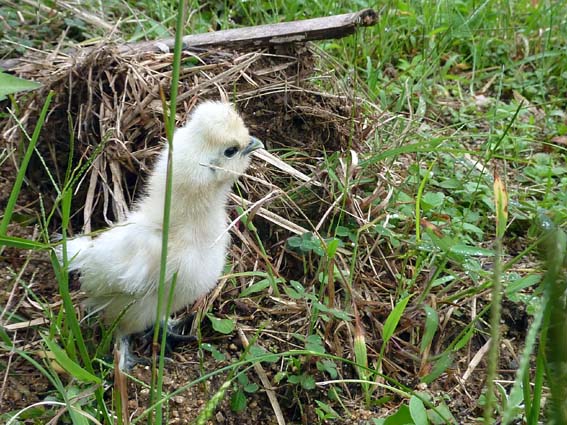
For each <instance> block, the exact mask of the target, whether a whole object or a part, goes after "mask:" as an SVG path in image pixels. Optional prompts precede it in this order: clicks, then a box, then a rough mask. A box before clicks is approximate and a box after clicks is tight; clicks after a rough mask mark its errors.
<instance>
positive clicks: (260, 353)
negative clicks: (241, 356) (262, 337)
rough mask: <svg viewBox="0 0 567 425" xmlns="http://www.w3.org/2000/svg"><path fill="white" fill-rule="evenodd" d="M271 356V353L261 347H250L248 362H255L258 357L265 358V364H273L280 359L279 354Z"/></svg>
mask: <svg viewBox="0 0 567 425" xmlns="http://www.w3.org/2000/svg"><path fill="white" fill-rule="evenodd" d="M270 354H271V353H270V352H269V351H267V350H266V349H265V348H263V347H260V346H259V345H253V346H251V347H250V350H249V351H248V355H247V356H246V360H253V359H254V358H256V357H263V358H262V361H263V362H268V363H273V362H276V361H278V359H279V357H278V355H277V354H273V355H270ZM266 355H267V356H266Z"/></svg>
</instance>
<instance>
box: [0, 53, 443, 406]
mask: <svg viewBox="0 0 567 425" xmlns="http://www.w3.org/2000/svg"><path fill="white" fill-rule="evenodd" d="M324 60H325V58H324V57H321V56H319V53H318V52H316V51H314V50H312V49H311V48H309V47H305V46H287V47H286V48H285V50H284V48H282V50H279V51H244V52H227V51H219V50H200V51H191V52H189V51H186V52H185V53H184V56H183V64H184V65H183V68H182V72H181V78H180V88H179V93H180V95H179V97H178V105H177V111H178V116H177V120H178V122H183V121H185V119H186V117H187V115H188V113H190V111H191V109H192V108H193V107H194V105H195V104H197V103H198V102H199V101H200V100H202V99H218V98H221V99H225V100H230V101H233V102H235V103H236V104H237V105H238V109H239V110H241V112H242V113H243V115H244V118H245V121H246V123H247V124H248V125H249V127H250V130H251V133H252V134H254V135H256V136H257V137H259V138H260V139H262V140H263V141H264V142H265V144H266V146H267V149H268V151H271V152H273V153H274V154H275V155H279V156H280V157H285V163H284V162H283V161H281V160H280V159H279V158H278V156H275V155H272V156H267V155H266V154H265V153H261V154H259V155H258V156H260V159H263V160H264V161H261V160H260V161H258V160H256V161H255V162H254V165H253V167H252V169H251V172H250V174H251V175H250V176H248V177H247V178H245V179H243V180H242V182H241V183H240V184H239V186H238V190H237V191H236V194H235V195H234V196H233V200H234V202H235V204H237V205H240V206H242V208H243V209H245V210H246V211H248V212H249V214H250V216H256V219H255V220H254V224H255V225H256V228H257V232H258V236H259V238H256V237H255V236H254V234H253V233H251V232H249V231H248V229H247V228H245V227H243V226H242V225H240V224H239V223H238V220H237V219H238V218H239V217H238V214H237V213H236V212H234V213H233V214H232V218H233V219H234V222H233V226H232V232H233V235H234V238H233V239H234V241H235V243H234V244H233V246H232V251H231V260H232V271H233V272H245V271H252V270H257V271H270V272H271V273H273V275H274V276H276V277H282V278H283V279H284V280H286V281H289V280H290V279H296V280H299V281H301V282H302V284H303V285H304V286H305V287H306V288H308V290H311V289H310V288H312V287H313V286H316V287H318V286H319V285H321V284H320V283H319V281H318V277H319V276H318V275H319V272H320V269H319V266H320V265H321V264H320V263H319V260H320V259H319V258H317V257H316V256H314V255H310V256H309V257H308V258H304V257H302V256H301V255H298V254H297V253H294V252H292V251H290V250H289V249H288V247H287V246H286V243H285V242H286V240H287V239H288V238H289V237H290V236H293V235H295V234H302V233H304V232H306V231H310V232H313V233H314V234H315V235H318V236H319V237H323V236H326V235H327V234H328V230H329V228H332V223H333V222H334V221H335V219H336V218H337V217H338V216H343V215H346V217H347V219H346V220H347V221H350V222H352V223H353V227H363V226H366V225H369V224H370V223H376V222H378V221H379V220H382V219H384V217H385V214H384V208H385V206H386V205H387V203H388V200H389V199H390V196H391V194H392V186H391V184H390V182H391V180H392V176H391V175H390V174H389V175H385V172H384V171H383V170H381V169H380V168H379V167H367V168H365V169H364V170H361V169H360V168H359V167H358V166H357V154H356V152H358V153H360V152H362V151H365V150H366V149H367V147H366V145H365V144H364V141H366V140H368V139H369V138H370V137H369V136H370V134H371V133H372V132H374V131H376V130H377V128H379V124H378V122H379V121H381V122H385V121H389V119H388V118H387V117H385V116H384V115H379V114H378V111H377V110H376V109H374V112H375V113H376V114H375V115H373V116H372V117H370V116H369V115H364V114H363V113H362V112H361V110H362V109H363V108H362V107H361V102H362V101H361V100H359V99H356V98H355V97H354V96H353V95H352V93H351V92H350V91H349V90H348V89H345V87H344V86H341V76H339V75H336V74H333V73H330V74H328V75H323V76H318V77H317V78H319V81H318V83H319V84H314V82H313V81H311V79H313V78H314V77H313V71H314V69H315V65H316V63H321V61H324ZM171 63H172V54H171V53H144V54H142V55H139V56H138V55H134V54H121V55H119V54H117V53H116V50H115V49H113V48H112V47H101V48H97V49H95V50H92V51H91V52H90V53H89V54H87V55H82V54H79V55H78V56H76V57H73V56H65V55H61V54H60V55H56V56H55V57H45V58H44V59H43V60H38V61H35V62H33V63H32V62H30V63H28V64H25V65H22V66H20V68H19V69H17V70H16V72H17V73H18V74H19V75H20V76H22V77H24V78H30V79H34V80H37V81H41V82H43V84H44V86H43V89H42V90H41V91H40V92H38V93H37V95H36V96H35V97H33V98H32V100H31V101H30V103H29V104H27V105H26V106H25V107H24V108H22V110H23V111H25V113H24V115H23V118H22V120H21V122H22V125H23V126H24V127H25V128H28V130H29V129H31V128H33V124H34V122H35V120H36V119H37V115H38V110H39V109H40V108H41V106H42V105H41V104H40V102H41V101H42V99H45V94H46V92H47V91H48V90H53V91H55V93H56V96H55V100H54V104H53V107H52V108H51V112H50V114H49V117H48V120H47V122H46V124H45V126H44V129H43V132H42V139H41V140H40V144H39V146H38V149H39V151H40V152H41V154H42V156H43V158H44V161H45V163H46V164H47V167H48V168H49V169H50V170H51V172H52V174H53V178H54V179H55V180H56V181H57V182H59V184H60V182H61V181H62V180H63V176H64V174H65V169H66V167H67V160H68V156H69V152H70V137H69V135H70V134H72V135H73V136H74V158H73V163H74V164H75V165H77V164H79V162H82V163H83V164H84V163H86V162H87V159H88V158H89V157H91V156H93V154H95V153H97V147H98V146H101V143H102V144H103V145H102V146H103V147H102V150H101V152H100V154H99V155H97V156H96V157H95V158H94V160H93V162H92V165H91V166H90V167H89V169H88V171H87V173H86V174H85V175H84V176H83V178H82V179H81V180H80V181H79V184H78V187H77V190H76V195H75V197H74V202H75V203H74V207H75V211H77V212H80V211H82V214H77V215H76V216H75V217H74V220H73V224H74V226H75V231H78V230H80V229H81V228H82V231H87V232H89V231H91V230H95V229H98V228H101V227H104V226H106V224H110V223H111V222H112V221H114V220H116V219H118V218H120V217H122V216H123V215H124V214H125V212H126V211H127V210H128V207H129V206H130V205H131V203H132V202H133V201H134V200H135V198H136V193H137V190H138V189H139V188H140V187H141V185H142V181H141V180H143V176H144V175H145V174H146V172H147V170H148V168H149V167H151V163H152V159H153V158H154V157H155V155H156V153H157V152H158V150H159V149H160V146H161V144H162V143H163V136H164V134H165V132H164V126H163V117H162V112H163V111H162V99H161V97H160V89H161V90H162V91H163V92H165V93H168V91H169V84H170V79H171ZM342 77H344V76H342ZM325 85H326V86H327V87H333V90H332V91H333V92H334V93H337V92H339V93H343V94H344V95H342V96H338V95H331V94H328V93H325V92H323V91H322V89H321V87H322V86H325ZM71 127H72V130H70V128H71ZM19 131H20V130H19V127H18V125H16V123H14V122H9V123H7V125H6V126H5V128H4V131H3V135H4V137H5V139H6V140H9V141H11V143H17V140H18V137H19ZM334 153H337V155H338V160H337V161H335V162H334V163H336V164H339V165H338V166H337V168H336V169H333V170H327V169H325V168H324V166H323V164H324V162H323V161H322V158H323V157H324V156H327V155H332V154H334ZM30 170H32V171H30V173H29V176H28V177H29V180H30V182H31V183H32V184H35V185H36V186H37V190H38V191H39V192H40V193H42V194H43V196H44V200H45V197H46V194H48V193H54V190H53V187H52V185H51V184H50V183H49V177H48V176H47V174H46V172H45V170H44V167H43V164H41V163H40V162H39V161H38V163H36V164H32V166H31V167H30ZM359 172H360V173H365V175H366V177H368V178H360V179H357V178H356V177H357V173H359ZM337 180H338V181H345V180H357V183H356V184H353V185H351V186H350V187H349V190H342V189H341V188H340V185H339V184H338V182H337ZM52 230H53V229H52ZM351 248H352V247H349V246H348V244H347V245H345V246H344V247H342V248H341V249H340V250H339V255H338V256H337V257H336V259H335V261H336V268H337V270H340V273H339V274H338V275H336V276H334V277H333V278H332V279H331V280H332V281H331V282H327V284H326V285H323V287H326V288H327V289H326V293H327V294H328V295H329V296H330V298H329V299H328V300H327V302H328V303H329V305H330V306H333V307H335V308H337V309H342V310H346V311H353V310H354V311H359V312H360V317H361V322H360V324H361V326H363V328H364V329H365V334H366V338H367V344H368V348H369V353H368V355H369V361H370V362H372V361H374V360H375V359H376V358H377V357H378V353H379V350H380V345H381V342H380V341H381V336H380V330H381V328H382V324H381V323H382V322H383V321H384V319H385V318H386V317H387V315H388V313H389V311H390V308H391V303H390V299H389V294H390V292H391V290H392V288H394V287H395V283H394V279H395V278H394V277H395V276H397V275H400V274H401V273H403V272H401V271H399V270H397V269H396V267H397V265H396V264H395V263H394V262H393V261H389V260H388V258H389V256H390V254H392V252H391V251H389V250H390V248H389V245H388V244H387V243H384V241H383V240H381V239H380V236H379V235H377V234H375V233H362V234H361V238H360V240H359V248H358V249H359V250H358V252H357V253H356V254H355V253H353V252H352V251H351ZM355 255H356V260H355V259H353V256H355ZM352 262H355V267H351V264H352ZM328 266H329V265H326V267H328ZM350 272H353V274H354V276H352V282H351V284H347V283H346V280H349V278H348V274H349V273H350ZM252 282H253V281H252V280H251V278H250V277H243V276H240V277H237V278H234V279H232V280H231V281H230V282H229V280H228V279H223V280H222V281H221V283H220V284H219V286H218V287H217V289H216V290H215V291H214V292H213V294H211V296H210V297H209V298H208V300H207V302H209V303H212V302H215V309H216V312H215V314H217V315H219V316H223V315H224V314H227V315H232V314H234V313H236V314H237V316H238V318H239V324H240V326H241V328H242V329H244V330H245V331H248V330H249V331H251V332H255V331H256V330H257V328H258V324H259V323H262V326H263V330H262V332H261V333H260V335H259V338H260V339H259V341H260V343H261V344H262V345H264V346H265V347H266V348H268V349H273V350H275V351H284V350H287V349H292V348H302V343H301V342H300V341H298V340H297V339H295V338H294V337H292V335H301V334H303V335H307V334H309V332H310V330H309V329H310V327H311V326H312V325H313V324H312V323H311V319H312V316H311V315H312V314H313V311H312V308H313V306H312V305H311V303H310V302H309V301H308V300H305V299H295V298H293V297H290V296H288V295H287V294H284V293H276V292H275V290H274V287H269V288H266V289H265V293H266V295H265V296H263V297H261V298H260V299H259V300H258V299H256V298H255V297H246V298H238V294H239V292H241V291H242V290H243V289H244V288H246V287H248V286H249V285H250V284H251V283H252ZM230 283H236V285H233V286H231V285H230ZM418 284H419V282H418ZM331 287H333V288H332V289H331ZM229 300H230V302H228V301H229ZM351 303H352V304H351ZM408 311H409V313H408V316H407V317H405V319H404V320H403V321H402V323H401V329H402V330H401V332H405V331H406V329H407V330H411V329H413V328H415V327H416V326H417V327H419V326H420V323H421V322H422V318H421V317H418V316H419V314H420V313H419V311H418V310H412V309H408ZM315 314H316V313H315ZM317 321H318V322H319V323H318V328H319V329H321V330H322V333H321V334H322V336H323V337H324V338H325V346H326V349H327V351H328V352H330V353H332V354H335V355H338V356H344V357H346V358H349V359H351V360H353V346H352V342H353V334H354V322H352V323H349V322H345V321H341V320H336V319H333V318H332V317H331V320H329V321H328V322H327V323H324V322H322V321H321V318H320V316H319V317H318V318H317ZM408 332H409V331H408ZM447 337H448V338H450V337H451V335H447ZM396 344H397V345H396V346H395V347H394V349H396V350H398V352H397V354H396V357H395V361H391V360H388V359H387V357H386V359H385V360H384V363H383V366H382V368H383V371H384V372H385V373H387V374H389V375H390V376H391V377H393V378H397V379H399V380H400V381H402V382H406V381H407V379H408V377H415V376H417V375H418V370H419V368H420V366H423V364H425V359H422V364H421V365H420V364H419V362H418V361H416V359H417V358H419V350H418V348H417V347H415V346H413V345H412V344H410V343H409V342H406V341H403V340H402V339H400V340H396ZM306 367H307V368H309V369H311V372H312V373H317V371H316V370H315V369H314V365H313V364H308V365H306ZM339 367H341V368H342V367H343V366H342V365H339ZM340 375H341V376H343V377H355V376H356V372H355V371H354V369H352V368H349V367H346V370H342V369H341V370H340ZM356 388H358V387H346V386H345V390H346V391H347V393H350V392H351V391H355V392H357V391H358V390H357V389H356ZM283 391H284V392H283V393H279V395H280V396H283V397H289V399H290V405H293V404H294V403H293V402H292V400H293V397H294V396H293V394H291V393H290V394H287V393H285V391H286V390H285V389H284V390H283ZM290 391H291V389H290ZM354 398H356V397H354Z"/></svg>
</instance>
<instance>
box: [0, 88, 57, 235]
mask: <svg viewBox="0 0 567 425" xmlns="http://www.w3.org/2000/svg"><path fill="white" fill-rule="evenodd" d="M54 95H55V92H54V91H50V92H49V93H48V94H47V98H46V99H45V103H44V104H43V107H42V108H41V112H40V114H39V118H38V119H37V124H36V125H35V128H34V130H33V134H32V137H31V139H30V140H29V145H28V148H27V149H26V153H25V154H24V158H23V159H22V162H21V164H20V169H19V170H18V175H17V176H16V181H15V182H14V187H13V188H12V191H11V192H10V198H9V199H8V203H7V204H6V208H5V209H4V217H2V222H1V223H0V235H5V234H6V232H7V230H8V225H9V224H10V220H11V219H12V213H13V212H14V207H15V206H16V202H17V200H18V196H19V195H20V190H21V188H22V183H23V182H24V177H25V175H26V170H27V169H28V165H29V163H30V159H31V156H32V154H33V152H34V149H35V145H36V144H37V141H38V139H39V135H40V133H41V129H42V128H43V123H44V122H45V118H46V117H47V111H48V110H49V105H51V100H52V99H53V96H54Z"/></svg>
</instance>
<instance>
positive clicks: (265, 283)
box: [240, 279, 271, 297]
mask: <svg viewBox="0 0 567 425" xmlns="http://www.w3.org/2000/svg"><path fill="white" fill-rule="evenodd" d="M270 285H271V283H270V280H269V279H262V280H260V281H258V282H256V283H253V284H252V285H250V286H249V287H248V288H246V289H245V290H244V291H242V292H241V293H240V297H247V296H249V295H251V294H254V293H256V292H260V291H263V290H264V289H266V288H268V287H269V286H270Z"/></svg>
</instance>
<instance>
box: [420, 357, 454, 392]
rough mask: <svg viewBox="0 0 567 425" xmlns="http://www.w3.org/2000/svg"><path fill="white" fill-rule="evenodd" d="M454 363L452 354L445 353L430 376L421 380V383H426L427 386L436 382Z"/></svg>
mask: <svg viewBox="0 0 567 425" xmlns="http://www.w3.org/2000/svg"><path fill="white" fill-rule="evenodd" d="M452 363H453V356H452V355H451V353H449V352H447V353H444V354H443V355H442V356H441V358H440V359H439V360H437V363H435V366H433V370H432V371H431V373H429V374H428V375H426V376H424V377H423V378H421V382H425V383H426V384H430V383H431V382H433V381H435V380H436V379H437V378H439V377H440V376H441V374H442V373H443V372H445V371H446V370H447V368H448V367H449V366H451V364H452Z"/></svg>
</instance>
